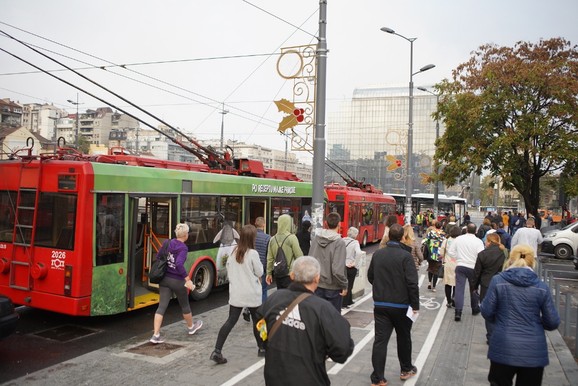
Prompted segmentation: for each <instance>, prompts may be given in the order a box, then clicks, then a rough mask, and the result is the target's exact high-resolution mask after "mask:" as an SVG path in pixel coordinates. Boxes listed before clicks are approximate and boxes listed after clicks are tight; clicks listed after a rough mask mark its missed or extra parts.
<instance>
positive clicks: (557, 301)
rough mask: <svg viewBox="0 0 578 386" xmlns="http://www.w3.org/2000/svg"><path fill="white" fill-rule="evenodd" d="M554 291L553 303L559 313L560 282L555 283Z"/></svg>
mask: <svg viewBox="0 0 578 386" xmlns="http://www.w3.org/2000/svg"><path fill="white" fill-rule="evenodd" d="M555 288H556V291H554V305H555V306H556V311H558V313H560V283H556V286H555Z"/></svg>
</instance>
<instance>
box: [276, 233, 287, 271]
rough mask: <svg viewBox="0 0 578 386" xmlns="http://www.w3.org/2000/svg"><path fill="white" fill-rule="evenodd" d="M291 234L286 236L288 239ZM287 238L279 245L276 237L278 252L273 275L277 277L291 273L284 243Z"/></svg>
mask: <svg viewBox="0 0 578 386" xmlns="http://www.w3.org/2000/svg"><path fill="white" fill-rule="evenodd" d="M288 237H289V236H287V237H285V240H287V238H288ZM285 240H283V241H282V242H281V245H279V241H277V238H276V237H275V242H276V243H277V254H276V255H275V262H274V263H273V275H275V277H286V276H288V275H289V266H288V265H287V259H286V258H285V252H284V251H283V248H282V247H283V243H285Z"/></svg>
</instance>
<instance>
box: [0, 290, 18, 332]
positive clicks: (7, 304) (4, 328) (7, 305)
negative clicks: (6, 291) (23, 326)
mask: <svg viewBox="0 0 578 386" xmlns="http://www.w3.org/2000/svg"><path fill="white" fill-rule="evenodd" d="M17 323H18V314H17V313H16V311H14V305H13V304H12V300H10V298H8V297H6V296H3V295H0V339H3V338H6V337H7V336H8V335H10V334H12V333H13V332H14V330H16V324H17Z"/></svg>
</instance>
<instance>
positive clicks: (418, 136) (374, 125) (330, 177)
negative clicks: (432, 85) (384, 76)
mask: <svg viewBox="0 0 578 386" xmlns="http://www.w3.org/2000/svg"><path fill="white" fill-rule="evenodd" d="M436 105H437V98H436V97H435V96H434V95H432V94H429V93H426V92H423V91H419V90H417V88H416V89H414V102H413V173H412V181H413V189H414V193H433V184H432V183H431V182H430V181H429V180H428V176H429V174H430V173H431V172H432V170H433V169H432V168H433V155H434V152H435V137H436V122H435V120H434V119H433V118H432V113H433V112H435V110H436ZM408 109H409V90H408V88H407V87H405V88H384V87H370V88H360V89H355V90H354V92H353V98H352V99H351V100H347V101H343V102H342V104H341V106H340V107H339V108H338V109H337V111H333V112H330V113H329V114H328V122H327V130H326V141H327V157H328V158H329V159H330V160H331V161H333V163H335V164H337V165H338V166H339V168H341V169H342V170H343V171H344V172H346V173H347V174H348V175H349V176H351V177H352V178H354V179H355V180H358V181H363V180H364V181H365V182H366V183H371V184H373V185H375V186H377V187H378V188H381V189H382V190H383V191H384V192H388V193H400V194H404V193H405V182H406V158H407V134H408V123H409V110H408ZM444 130H445V127H444V126H443V122H440V135H442V134H443V132H444ZM341 174H344V173H343V172H342V173H341ZM325 176H326V177H325V182H326V183H330V182H338V183H343V179H342V178H341V177H340V175H339V174H338V173H337V172H335V171H333V170H332V169H331V168H330V167H329V166H328V167H326V173H325ZM443 192H444V188H443V186H442V184H440V194H441V193H443Z"/></svg>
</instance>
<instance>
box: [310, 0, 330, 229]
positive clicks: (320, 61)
mask: <svg viewBox="0 0 578 386" xmlns="http://www.w3.org/2000/svg"><path fill="white" fill-rule="evenodd" d="M326 34H327V0H319V41H318V43H317V85H316V87H315V136H314V138H313V197H312V202H311V219H312V220H313V223H312V225H313V226H312V227H311V228H312V229H311V233H312V234H313V236H315V235H316V234H317V232H318V230H320V229H321V228H323V214H324V206H323V199H324V195H323V188H324V186H323V185H324V182H325V95H326V90H325V89H326V86H327V82H326V78H327V40H326Z"/></svg>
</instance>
